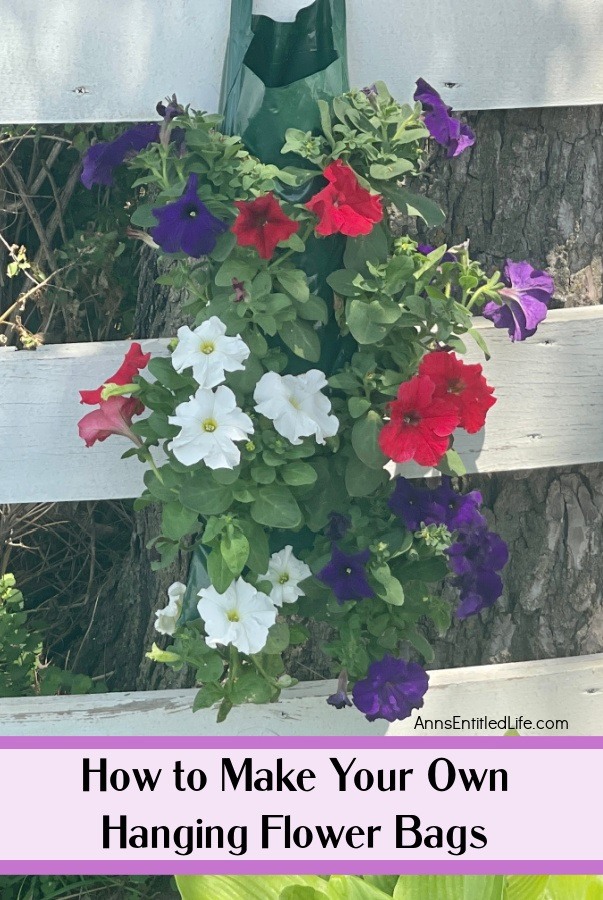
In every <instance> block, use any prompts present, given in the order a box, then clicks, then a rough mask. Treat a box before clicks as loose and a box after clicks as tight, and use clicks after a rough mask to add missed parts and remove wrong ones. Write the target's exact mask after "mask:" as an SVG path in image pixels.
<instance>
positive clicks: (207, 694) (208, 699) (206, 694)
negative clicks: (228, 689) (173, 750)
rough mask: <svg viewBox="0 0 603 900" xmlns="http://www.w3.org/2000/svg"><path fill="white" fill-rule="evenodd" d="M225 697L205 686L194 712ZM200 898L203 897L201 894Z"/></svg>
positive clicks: (194, 701) (212, 686)
mask: <svg viewBox="0 0 603 900" xmlns="http://www.w3.org/2000/svg"><path fill="white" fill-rule="evenodd" d="M223 697H224V691H223V690H222V688H221V687H220V685H218V684H211V682H210V683H209V684H204V685H203V687H202V688H201V690H199V691H197V694H196V696H195V699H194V700H193V712H197V710H199V709H209V707H210V706H213V705H214V703H219V702H220V700H222V698H223ZM182 896H183V897H187V896H190V897H194V896H195V895H194V894H182ZM199 896H202V895H201V894H200V895H199Z"/></svg>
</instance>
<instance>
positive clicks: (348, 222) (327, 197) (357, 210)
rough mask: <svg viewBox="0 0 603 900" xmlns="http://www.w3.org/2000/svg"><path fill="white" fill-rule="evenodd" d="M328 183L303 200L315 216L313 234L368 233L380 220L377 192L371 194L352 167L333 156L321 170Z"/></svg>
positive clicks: (351, 235) (380, 212)
mask: <svg viewBox="0 0 603 900" xmlns="http://www.w3.org/2000/svg"><path fill="white" fill-rule="evenodd" d="M323 175H324V177H325V178H326V179H327V181H328V182H329V184H328V185H327V187H326V188H323V190H322V191H319V193H318V194H315V195H314V197H312V199H311V200H310V201H309V202H308V203H306V207H307V208H308V209H309V210H310V212H313V213H314V215H316V216H317V217H318V225H317V226H316V233H317V234H321V235H323V236H325V237H326V236H328V235H330V234H345V235H347V236H348V237H358V235H361V234H370V232H371V231H372V230H373V228H374V226H375V225H376V224H377V223H378V222H380V221H381V220H382V219H383V204H382V202H381V196H380V194H371V192H370V191H367V190H366V188H363V187H362V186H361V184H360V183H359V181H358V178H357V177H356V173H355V172H354V170H353V169H352V168H351V167H350V166H348V165H346V163H344V162H343V161H342V160H340V159H336V160H335V161H334V162H332V163H330V165H328V166H327V168H326V169H325V170H324V172H323Z"/></svg>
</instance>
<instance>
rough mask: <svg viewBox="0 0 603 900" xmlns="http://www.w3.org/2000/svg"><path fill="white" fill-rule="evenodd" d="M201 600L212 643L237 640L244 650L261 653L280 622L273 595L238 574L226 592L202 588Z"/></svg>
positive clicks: (200, 607)
mask: <svg viewBox="0 0 603 900" xmlns="http://www.w3.org/2000/svg"><path fill="white" fill-rule="evenodd" d="M198 596H199V597H200V598H201V599H200V600H199V603H198V604H197V609H198V610H199V615H200V616H201V618H202V619H203V622H204V623H205V631H206V632H207V637H206V638H205V642H206V644H207V645H208V646H209V647H215V646H216V645H217V644H223V645H224V646H227V645H228V644H233V645H234V646H235V647H236V648H237V650H240V651H241V653H247V654H252V653H259V652H260V650H263V648H264V647H265V646H266V641H267V640H268V631H269V629H270V628H271V627H272V626H273V625H274V623H275V622H276V607H275V605H274V603H273V602H272V600H271V599H270V597H268V596H267V595H266V594H262V593H261V592H260V591H257V590H256V589H255V588H254V587H253V585H251V584H248V583H247V582H246V581H243V579H242V578H238V579H237V580H236V581H233V583H232V584H231V585H230V587H229V588H227V590H226V591H225V592H224V593H223V594H219V593H218V592H217V590H216V589H215V588H214V587H208V588H202V589H201V590H200V591H199V594H198Z"/></svg>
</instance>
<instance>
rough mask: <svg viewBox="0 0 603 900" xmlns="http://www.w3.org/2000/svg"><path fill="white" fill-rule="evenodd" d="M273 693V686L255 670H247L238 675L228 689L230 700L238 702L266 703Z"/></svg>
mask: <svg viewBox="0 0 603 900" xmlns="http://www.w3.org/2000/svg"><path fill="white" fill-rule="evenodd" d="M273 694H274V688H273V687H272V685H271V684H269V683H268V682H267V681H266V679H265V678H262V676H261V675H259V674H258V673H257V672H252V671H248V672H245V673H244V674H243V675H241V676H239V678H237V680H236V681H235V683H234V684H233V686H232V687H231V689H230V693H229V697H230V700H231V701H232V702H233V703H234V704H236V705H238V704H240V703H268V702H269V701H270V700H271V699H272V696H273Z"/></svg>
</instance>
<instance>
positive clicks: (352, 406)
mask: <svg viewBox="0 0 603 900" xmlns="http://www.w3.org/2000/svg"><path fill="white" fill-rule="evenodd" d="M370 408H371V401H370V400H367V398H366V397H350V399H349V400H348V409H349V411H350V415H351V417H352V418H353V419H359V418H360V416H363V415H364V414H365V412H367V411H368V410H369V409H370Z"/></svg>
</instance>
